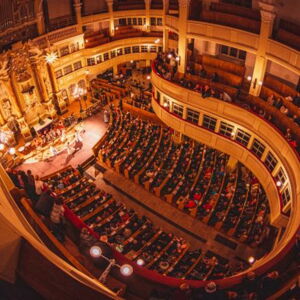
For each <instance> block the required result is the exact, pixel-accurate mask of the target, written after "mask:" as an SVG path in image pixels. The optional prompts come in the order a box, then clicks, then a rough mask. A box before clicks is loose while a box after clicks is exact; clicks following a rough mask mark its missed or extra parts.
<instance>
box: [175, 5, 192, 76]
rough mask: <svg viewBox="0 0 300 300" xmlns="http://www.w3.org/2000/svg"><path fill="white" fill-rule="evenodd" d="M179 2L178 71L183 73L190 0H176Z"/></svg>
mask: <svg viewBox="0 0 300 300" xmlns="http://www.w3.org/2000/svg"><path fill="white" fill-rule="evenodd" d="M178 2H179V21H178V31H179V40H178V55H179V67H178V72H179V73H182V74H184V73H185V70H186V60H187V21H188V17H189V8H190V3H191V0H178Z"/></svg>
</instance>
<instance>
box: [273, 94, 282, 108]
mask: <svg viewBox="0 0 300 300" xmlns="http://www.w3.org/2000/svg"><path fill="white" fill-rule="evenodd" d="M274 106H275V107H276V108H277V109H280V107H281V106H282V99H281V98H279V97H278V98H277V99H276V100H275V101H274Z"/></svg>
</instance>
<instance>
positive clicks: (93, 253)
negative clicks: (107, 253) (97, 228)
mask: <svg viewBox="0 0 300 300" xmlns="http://www.w3.org/2000/svg"><path fill="white" fill-rule="evenodd" d="M90 255H91V256H92V257H94V258H99V257H100V256H101V255H102V249H101V248H100V247H99V246H92V247H91V249H90Z"/></svg>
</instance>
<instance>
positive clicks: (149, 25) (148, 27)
mask: <svg viewBox="0 0 300 300" xmlns="http://www.w3.org/2000/svg"><path fill="white" fill-rule="evenodd" d="M145 8H146V31H148V32H149V31H151V24H150V8H151V0H145Z"/></svg>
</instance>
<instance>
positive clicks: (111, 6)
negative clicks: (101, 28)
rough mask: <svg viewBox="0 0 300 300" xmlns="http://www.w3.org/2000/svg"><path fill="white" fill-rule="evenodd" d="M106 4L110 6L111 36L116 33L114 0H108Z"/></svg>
mask: <svg viewBox="0 0 300 300" xmlns="http://www.w3.org/2000/svg"><path fill="white" fill-rule="evenodd" d="M106 4H107V7H108V14H109V36H114V35H115V23H114V8H113V5H114V1H113V0H106Z"/></svg>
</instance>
